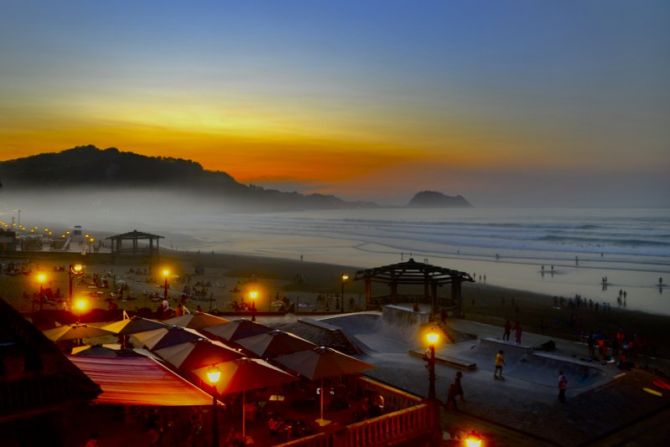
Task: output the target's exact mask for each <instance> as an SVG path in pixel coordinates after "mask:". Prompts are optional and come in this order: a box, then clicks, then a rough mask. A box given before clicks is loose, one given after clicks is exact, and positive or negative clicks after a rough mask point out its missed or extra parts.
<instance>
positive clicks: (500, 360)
mask: <svg viewBox="0 0 670 447" xmlns="http://www.w3.org/2000/svg"><path fill="white" fill-rule="evenodd" d="M503 366H505V356H504V355H503V351H502V349H501V350H500V351H498V353H497V354H496V369H495V371H493V378H494V379H501V380H502V379H504V377H503V373H502V372H503Z"/></svg>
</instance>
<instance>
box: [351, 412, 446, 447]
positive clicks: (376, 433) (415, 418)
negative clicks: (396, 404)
mask: <svg viewBox="0 0 670 447" xmlns="http://www.w3.org/2000/svg"><path fill="white" fill-rule="evenodd" d="M432 421H433V418H432V413H431V411H430V407H429V406H428V404H420V405H417V406H415V407H412V408H406V409H404V410H399V411H395V412H393V413H389V414H385V415H382V416H378V417H376V418H374V419H369V420H367V421H363V422H358V423H356V424H351V425H347V427H346V431H345V432H344V436H345V438H344V443H343V444H342V445H343V446H344V447H363V446H379V445H391V444H399V443H401V442H403V441H407V440H409V439H412V438H414V437H417V436H420V435H422V434H425V433H428V432H429V431H430V429H431V428H432Z"/></svg>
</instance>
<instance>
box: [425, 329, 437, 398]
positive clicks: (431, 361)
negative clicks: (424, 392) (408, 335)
mask: <svg viewBox="0 0 670 447" xmlns="http://www.w3.org/2000/svg"><path fill="white" fill-rule="evenodd" d="M439 341H440V333H439V332H438V331H437V330H435V329H430V330H429V331H428V332H427V333H426V342H427V343H428V354H427V355H426V356H425V357H424V358H425V360H426V362H427V365H426V368H428V399H430V400H435V398H436V394H435V345H437V343H438V342H439Z"/></svg>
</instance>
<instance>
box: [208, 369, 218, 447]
mask: <svg viewBox="0 0 670 447" xmlns="http://www.w3.org/2000/svg"><path fill="white" fill-rule="evenodd" d="M219 380H221V370H219V369H218V368H216V367H212V368H211V369H210V370H209V371H207V381H208V382H209V384H210V385H211V386H212V447H219V420H218V417H217V414H216V412H217V402H216V395H217V394H218V392H217V390H216V384H217V383H219Z"/></svg>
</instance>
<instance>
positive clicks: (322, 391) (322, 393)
mask: <svg viewBox="0 0 670 447" xmlns="http://www.w3.org/2000/svg"><path fill="white" fill-rule="evenodd" d="M320 394H321V421H323V395H324V390H323V379H321V393H320Z"/></svg>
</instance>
